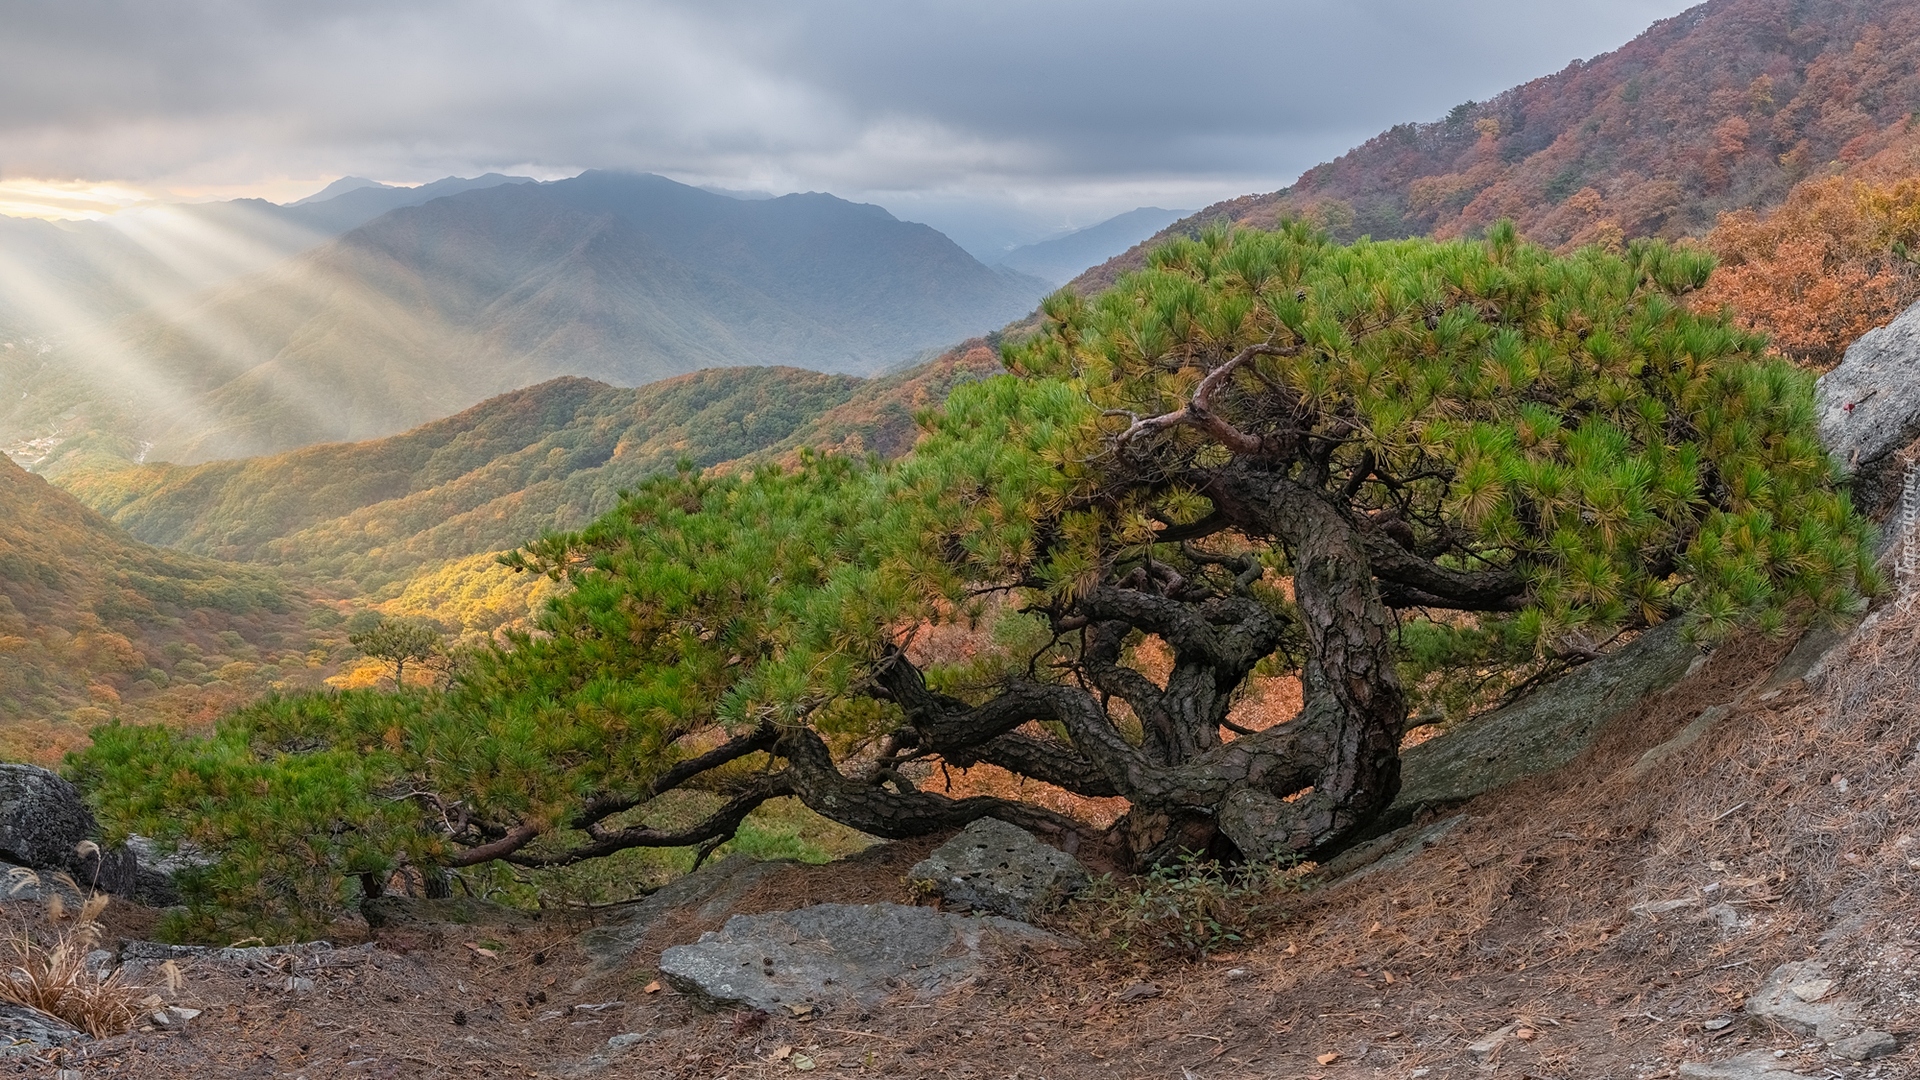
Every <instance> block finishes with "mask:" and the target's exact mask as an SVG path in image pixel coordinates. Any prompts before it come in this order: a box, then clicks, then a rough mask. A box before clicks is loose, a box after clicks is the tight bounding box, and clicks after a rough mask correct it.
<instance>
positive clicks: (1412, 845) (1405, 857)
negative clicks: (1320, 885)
mask: <svg viewBox="0 0 1920 1080" xmlns="http://www.w3.org/2000/svg"><path fill="white" fill-rule="evenodd" d="M1472 820H1473V819H1472V818H1470V817H1468V816H1467V815H1465V814H1455V815H1454V816H1452V817H1450V818H1445V819H1443V820H1441V821H1436V822H1434V823H1433V824H1431V825H1408V826H1405V827H1404V828H1400V829H1396V830H1394V831H1393V832H1390V833H1388V834H1387V835H1385V836H1382V837H1380V838H1379V839H1377V840H1371V841H1368V842H1367V843H1365V844H1362V845H1360V846H1359V847H1356V848H1351V849H1349V850H1347V851H1343V852H1341V853H1340V854H1338V855H1336V856H1334V857H1333V858H1332V859H1329V860H1328V861H1327V864H1326V865H1325V866H1323V867H1321V868H1320V873H1321V874H1322V875H1323V876H1324V877H1326V878H1327V879H1329V880H1334V879H1343V880H1346V881H1355V880H1358V879H1360V878H1363V877H1365V876H1367V875H1368V874H1374V873H1378V872H1380V871H1382V870H1392V869H1394V868H1395V867H1400V866H1405V865H1406V864H1408V863H1410V862H1412V861H1413V859H1414V857H1415V856H1417V855H1419V854H1420V853H1421V852H1423V851H1425V850H1427V849H1428V848H1430V847H1432V846H1434V845H1435V844H1438V843H1440V842H1441V841H1442V840H1445V839H1446V838H1447V837H1448V836H1449V835H1450V834H1451V833H1452V832H1453V831H1454V830H1455V829H1458V828H1459V827H1460V826H1462V825H1465V824H1466V823H1467V822H1469V821H1472Z"/></svg>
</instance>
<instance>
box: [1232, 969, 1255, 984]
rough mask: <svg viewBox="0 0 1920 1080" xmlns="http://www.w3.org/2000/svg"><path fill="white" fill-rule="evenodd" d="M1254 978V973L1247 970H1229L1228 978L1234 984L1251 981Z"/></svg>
mask: <svg viewBox="0 0 1920 1080" xmlns="http://www.w3.org/2000/svg"><path fill="white" fill-rule="evenodd" d="M1252 977H1253V972H1251V971H1248V970H1247V969H1246V968H1228V969H1227V978H1228V979H1230V980H1232V981H1233V982H1239V981H1240V980H1242V979H1250V978H1252Z"/></svg>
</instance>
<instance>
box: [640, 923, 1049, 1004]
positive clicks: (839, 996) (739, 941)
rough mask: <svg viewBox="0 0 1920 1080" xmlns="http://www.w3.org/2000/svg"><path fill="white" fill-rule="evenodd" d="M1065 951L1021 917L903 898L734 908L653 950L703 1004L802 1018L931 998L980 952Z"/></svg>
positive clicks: (973, 966) (957, 979) (975, 964)
mask: <svg viewBox="0 0 1920 1080" xmlns="http://www.w3.org/2000/svg"><path fill="white" fill-rule="evenodd" d="M1022 945H1026V946H1031V947H1035V948H1054V949H1059V948H1069V947H1072V945H1073V943H1072V942H1070V941H1068V940H1067V939H1065V938H1062V937H1059V936H1057V935H1054V934H1049V933H1047V932H1046V931H1044V930H1041V929H1039V928H1037V927H1033V926H1029V925H1027V924H1026V923H1020V922H1014V921H1013V920H1011V919H1002V918H998V917H996V916H977V915H976V916H963V915H954V914H951V913H948V912H941V911H935V910H933V909H932V908H925V907H908V906H906V905H903V904H861V905H853V904H820V905H817V906H814V907H808V908H801V909H800V910H798V911H783V912H779V913H776V914H772V915H735V916H734V917H733V918H731V919H728V920H727V922H726V925H725V926H723V927H721V928H720V929H719V930H717V931H713V932H710V933H706V934H702V935H701V936H700V940H699V941H697V942H695V943H693V944H691V945H676V946H674V947H673V948H670V949H668V950H666V951H665V952H663V953H661V954H660V974H661V975H662V976H663V977H665V979H666V980H667V982H669V983H670V984H672V986H673V987H674V989H676V990H679V991H680V992H681V993H684V994H688V995H690V996H692V997H693V998H694V999H695V1000H696V1001H698V1002H699V1003H700V1004H702V1005H704V1006H706V1007H709V1008H719V1007H728V1006H743V1007H746V1008H750V1009H759V1010H761V1011H763V1012H780V1013H785V1014H789V1015H793V1016H810V1015H813V1014H814V1013H816V1012H825V1011H829V1010H832V1009H834V1008H837V1007H841V1006H846V1005H875V1004H878V1003H879V1002H881V1001H883V1000H885V999H886V998H888V997H891V996H893V995H894V994H897V993H903V992H906V993H912V994H914V995H916V996H918V997H933V996H938V995H939V994H942V993H945V992H946V991H949V990H952V989H954V988H955V987H956V986H959V985H960V984H962V983H964V982H966V981H967V980H969V979H971V978H973V977H974V976H975V975H976V974H977V973H978V972H979V971H980V969H981V965H982V962H983V960H984V959H985V957H986V955H987V953H988V951H989V950H991V949H993V948H996V947H999V948H1006V947H1019V946H1022Z"/></svg>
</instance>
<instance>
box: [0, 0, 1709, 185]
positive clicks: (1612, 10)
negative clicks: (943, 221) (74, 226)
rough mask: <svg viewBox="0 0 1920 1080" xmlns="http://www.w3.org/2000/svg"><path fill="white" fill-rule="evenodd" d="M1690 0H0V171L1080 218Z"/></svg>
mask: <svg viewBox="0 0 1920 1080" xmlns="http://www.w3.org/2000/svg"><path fill="white" fill-rule="evenodd" d="M1685 6H1686V5H1685V4H1683V3H1679V2H1675V0H1558V2H1556V3H1552V4H1542V3H1539V2H1538V0H1424V2H1422V0H1345V2H1336V0H1264V2H1261V0H1184V2H1181V3H1171V2H1152V3H1149V2H1144V0H1104V2H1098V3H1096V2H1093V0H1045V2H1035V0H1026V2H1020V3H1015V2H1013V0H967V2H953V0H812V2H805V3H793V2H792V0H785V2H774V0H622V2H607V0H461V2H457V3H456V2H452V0H381V2H377V3H376V2H366V0H341V2H333V3H326V4H314V3H311V2H309V0H302V2H299V3H292V2H279V0H257V2H246V3H242V2H239V0H184V2H178V3H167V4H153V3H150V2H146V0H65V2H61V3H46V2H44V0H4V2H0V17H4V19H5V25H6V27H7V33H6V34H5V35H4V36H0V176H4V177H5V178H7V179H9V180H18V179H21V178H26V179H33V180H54V181H67V182H86V183H90V184H100V183H111V184H118V185H128V186H133V187H139V188H143V189H146V190H149V191H172V192H174V193H177V194H178V193H187V194H191V193H215V192H219V193H237V192H242V191H246V192H254V191H257V192H260V193H263V194H268V195H269V196H278V197H286V198H290V197H296V196H297V195H300V194H304V193H305V191H306V190H310V189H311V188H313V187H317V186H318V183H317V182H316V181H319V182H324V180H326V179H329V178H331V177H335V176H339V175H343V174H359V175H367V176H373V177H376V178H379V179H383V180H389V181H399V182H409V181H420V180H428V179H433V178H436V177H439V176H443V175H447V174H450V173H459V174H473V173H476V172H481V171H486V170H501V171H517V172H523V173H532V174H535V175H547V176H558V175H565V174H569V173H572V172H576V171H578V170H580V169H582V168H594V167H599V168H630V169H644V170H651V171H656V172H661V173H665V174H668V175H671V176H675V177H676V178H680V179H684V180H688V181H691V182H696V183H707V184H715V185H721V186H726V187H732V188H746V189H767V190H773V191H790V190H827V191H833V192H835V193H836V194H841V195H844V196H848V197H854V198H868V199H871V200H873V201H878V202H881V203H883V204H885V205H889V206H892V207H894V208H896V210H904V211H906V212H907V213H908V214H911V213H912V212H913V211H914V210H915V209H916V208H917V209H919V210H921V211H925V213H923V214H922V215H921V216H923V217H937V216H939V214H940V213H942V212H947V213H950V214H962V215H964V212H965V211H966V208H968V207H976V208H977V207H980V206H994V207H999V208H1000V211H999V212H1000V213H1001V214H1002V216H1003V217H1005V216H1007V215H1008V214H1012V215H1014V216H1016V217H1017V216H1018V215H1019V214H1021V213H1025V214H1027V215H1029V216H1033V217H1034V218H1035V220H1039V219H1041V218H1045V219H1049V220H1052V219H1063V220H1064V219H1072V218H1090V217H1091V216H1092V215H1103V214H1105V213H1111V212H1113V211H1115V210H1120V209H1126V208H1128V207H1130V206H1133V205H1138V204H1141V203H1147V202H1157V203H1159V204H1160V205H1187V206H1195V205H1200V204H1202V203H1204V202H1207V201H1210V200H1212V199H1215V198H1219V197H1223V196H1227V195H1231V194H1236V193H1241V192H1245V191H1253V190H1272V189H1274V188H1277V187H1280V186H1283V185H1284V184H1286V183H1288V182H1290V181H1291V180H1292V179H1293V177H1294V176H1296V175H1297V174H1298V173H1299V172H1300V171H1301V170H1303V169H1305V168H1307V167H1309V166H1311V165H1313V164H1315V163H1316V162H1318V161H1321V160H1325V159H1326V158H1328V157H1331V156H1333V155H1334V154H1337V153H1339V152H1340V151H1342V150H1344V149H1346V148H1347V147H1349V146H1351V145H1353V144H1354V143H1356V142H1359V141H1361V140H1363V139H1364V138H1366V137H1367V136H1369V135H1371V134H1373V133H1374V132H1376V131H1378V130H1380V129H1382V128H1384V127H1387V126H1389V125H1391V124H1393V123H1395V122H1398V121H1401V120H1409V119H1430V118H1433V117H1436V116H1438V115H1439V114H1440V113H1443V112H1444V111H1445V110H1446V108H1447V107H1448V106H1450V105H1452V104H1454V103H1456V102H1458V101H1461V100H1464V99H1467V98H1479V97H1485V96H1488V95H1490V94H1492V93H1495V92H1497V91H1499V90H1501V89H1503V88H1505V87H1507V86H1509V85H1512V84H1514V83H1518V82H1521V81H1524V80H1526V79H1529V78H1532V77H1535V76H1539V75H1543V74H1546V73H1548V72H1551V71H1554V70H1557V69H1559V68H1560V67H1562V66H1564V65H1565V64H1566V63H1567V62H1569V61H1571V60H1573V59H1575V58H1577V57H1587V56H1592V55H1594V54H1596V53H1599V52H1603V51H1606V50H1608V49H1611V48H1614V47H1617V46H1618V45H1620V44H1622V43H1624V42H1625V41H1627V40H1628V39H1629V38H1631V37H1632V36H1633V35H1634V34H1636V33H1638V32H1639V31H1640V30H1641V29H1643V28H1644V27H1646V26H1647V25H1648V24H1650V23H1651V22H1653V21H1654V20H1656V19H1659V18H1664V17H1667V16H1670V15H1674V14H1677V13H1678V12H1679V11H1680V10H1681V9H1682V8H1683V7H1685ZM943 208H944V210H943ZM936 223H937V222H936ZM1082 223H1085V222H1084V221H1083V222H1082Z"/></svg>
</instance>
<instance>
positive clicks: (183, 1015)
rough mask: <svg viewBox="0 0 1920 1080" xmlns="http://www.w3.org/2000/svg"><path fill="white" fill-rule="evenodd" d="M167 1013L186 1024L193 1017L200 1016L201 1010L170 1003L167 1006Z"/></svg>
mask: <svg viewBox="0 0 1920 1080" xmlns="http://www.w3.org/2000/svg"><path fill="white" fill-rule="evenodd" d="M167 1014H168V1015H169V1016H171V1017H173V1019H174V1020H176V1021H178V1022H179V1023H182V1024H184V1023H186V1022H187V1021H189V1020H191V1019H193V1018H194V1017H196V1016H199V1015H200V1010H199V1009H189V1008H185V1007H183V1006H180V1005H169V1006H167Z"/></svg>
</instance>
